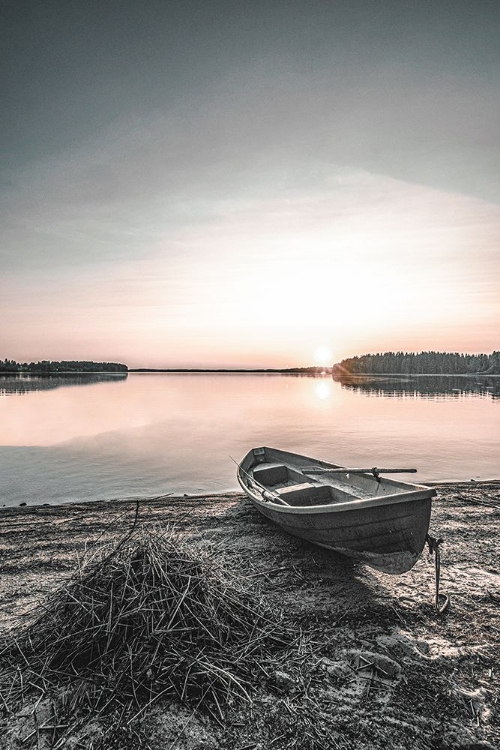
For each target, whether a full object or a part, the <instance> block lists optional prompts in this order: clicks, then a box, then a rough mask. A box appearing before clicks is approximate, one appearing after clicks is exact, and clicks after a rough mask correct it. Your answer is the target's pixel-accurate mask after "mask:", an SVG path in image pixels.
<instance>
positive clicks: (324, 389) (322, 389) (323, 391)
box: [314, 380, 332, 401]
mask: <svg viewBox="0 0 500 750" xmlns="http://www.w3.org/2000/svg"><path fill="white" fill-rule="evenodd" d="M314 392H315V394H316V396H317V398H319V400H320V401H326V400H327V399H329V398H330V397H331V395H332V387H331V385H330V383H328V382H326V381H325V380H321V381H320V382H319V383H316V384H315V386H314Z"/></svg>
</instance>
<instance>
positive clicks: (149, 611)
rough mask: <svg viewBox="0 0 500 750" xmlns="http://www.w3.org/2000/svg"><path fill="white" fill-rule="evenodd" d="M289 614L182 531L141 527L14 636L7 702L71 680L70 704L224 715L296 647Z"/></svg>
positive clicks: (7, 650)
mask: <svg viewBox="0 0 500 750" xmlns="http://www.w3.org/2000/svg"><path fill="white" fill-rule="evenodd" d="M289 641H290V639H289V638H288V637H287V636H286V634H285V633H284V629H283V627H282V626H281V624H280V620H279V618H270V616H269V612H267V611H266V610H265V608H264V607H263V605H262V601H261V600H260V598H259V597H258V596H257V595H256V594H253V595H252V594H251V593H249V592H248V590H245V589H244V588H243V586H242V584H241V579H240V578H238V576H237V575H236V574H235V573H231V572H230V571H229V570H228V568H227V565H226V566H225V565H224V564H223V563H222V562H221V561H220V555H217V554H216V553H214V551H213V550H212V552H206V551H202V550H201V548H199V547H196V546H193V545H190V546H188V545H187V544H186V543H184V542H182V541H181V539H180V538H179V537H178V536H177V535H176V534H175V533H173V532H172V531H167V532H162V531H160V530H158V529H155V530H153V531H149V532H148V531H141V532H140V533H137V534H133V535H132V536H131V537H130V538H129V539H127V540H125V543H122V544H121V545H119V547H118V548H117V549H116V550H115V551H114V552H112V553H111V554H108V555H107V556H105V557H103V556H102V555H101V557H100V558H99V559H98V560H94V561H93V562H91V563H90V564H87V565H85V566H83V567H82V568H81V569H79V570H78V571H77V572H76V573H75V575H74V576H73V577H72V579H71V580H70V581H69V583H67V584H66V585H64V586H63V587H62V588H60V589H59V590H58V591H57V592H56V593H55V594H54V595H53V596H52V597H51V598H50V599H49V601H48V602H47V603H46V604H45V605H44V609H43V612H42V613H41V615H40V616H39V617H38V618H37V619H36V620H34V621H32V622H31V623H30V624H29V625H28V626H27V627H26V628H25V629H24V630H23V632H22V633H21V634H20V635H19V636H17V637H14V636H11V638H10V640H9V642H8V644H7V645H4V649H3V654H2V658H3V659H6V658H8V659H9V660H10V666H11V669H10V670H8V671H10V674H11V675H13V674H14V672H16V674H17V677H16V679H14V678H12V682H11V684H10V686H6V684H5V681H4V684H3V686H2V690H1V693H2V696H3V698H4V702H7V703H9V702H11V701H12V700H13V699H16V698H17V699H19V698H22V697H23V691H24V692H25V691H26V689H27V687H28V686H29V685H31V686H33V687H34V686H36V687H37V688H39V689H40V688H41V689H42V690H43V691H44V692H45V693H47V692H50V691H51V689H52V688H58V689H60V688H61V686H65V687H66V688H67V689H68V690H67V693H68V695H69V696H70V697H69V699H68V703H69V704H70V705H68V706H67V709H68V710H70V711H75V710H76V709H78V708H87V709H89V710H91V711H93V712H96V711H98V712H99V713H105V712H106V710H113V711H114V710H116V708H117V706H118V707H121V708H123V711H124V712H126V713H127V715H129V717H137V716H139V715H140V714H141V713H142V712H143V711H144V710H145V709H146V708H147V707H148V706H149V705H151V703H153V702H154V701H155V700H157V699H158V698H159V697H161V696H170V697H176V698H178V699H180V700H181V701H183V702H185V703H187V704H189V705H191V706H195V707H204V708H207V709H208V710H209V711H210V712H211V713H212V714H214V715H217V714H218V715H219V716H222V715H223V707H224V704H227V703H228V702H232V701H233V700H234V699H235V698H237V697H239V698H243V699H248V698H249V691H250V688H251V685H252V682H254V680H255V677H256V676H257V674H258V673H259V670H260V669H261V664H262V663H263V662H265V661H266V659H267V658H268V657H270V656H271V654H272V653H273V652H275V651H276V649H281V648H282V647H284V646H286V645H287V643H288V644H289Z"/></svg>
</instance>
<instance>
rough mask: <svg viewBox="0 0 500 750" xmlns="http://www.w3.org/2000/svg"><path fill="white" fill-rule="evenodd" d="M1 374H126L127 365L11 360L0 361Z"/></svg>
mask: <svg viewBox="0 0 500 750" xmlns="http://www.w3.org/2000/svg"><path fill="white" fill-rule="evenodd" d="M2 372H33V373H47V374H48V373H53V372H128V367H127V365H122V364H120V363H119V362H86V361H75V360H63V361H62V362H53V361H51V360H47V359H44V360H42V361H41V362H15V361H14V360H13V359H4V360H0V373H2Z"/></svg>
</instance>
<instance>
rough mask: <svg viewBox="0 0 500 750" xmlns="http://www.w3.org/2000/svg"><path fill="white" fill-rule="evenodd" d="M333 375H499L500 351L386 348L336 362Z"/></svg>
mask: <svg viewBox="0 0 500 750" xmlns="http://www.w3.org/2000/svg"><path fill="white" fill-rule="evenodd" d="M333 374H334V375H345V374H351V375H364V374H371V375H389V374H402V375H410V374H411V375H472V374H476V375H500V351H499V352H493V353H492V354H460V353H458V352H419V353H414V352H384V353H383V354H363V355H362V356H360V357H350V358H348V359H343V360H342V362H339V363H338V364H336V365H334V366H333Z"/></svg>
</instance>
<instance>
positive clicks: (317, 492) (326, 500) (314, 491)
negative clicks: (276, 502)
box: [275, 482, 332, 507]
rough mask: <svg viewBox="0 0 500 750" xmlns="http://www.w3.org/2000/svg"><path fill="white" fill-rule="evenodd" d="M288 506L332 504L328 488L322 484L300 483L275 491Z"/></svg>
mask: <svg viewBox="0 0 500 750" xmlns="http://www.w3.org/2000/svg"><path fill="white" fill-rule="evenodd" d="M275 492H276V494H277V495H279V497H280V498H282V499H283V500H284V501H285V502H286V503H287V504H288V505H295V506H296V507H298V506H301V505H302V506H304V505H329V504H330V503H331V502H332V496H331V492H330V488H329V487H327V486H325V485H324V484H318V483H317V482H316V483H314V484H313V483H312V482H302V483H301V484H291V485H289V486H288V487H281V488H280V489H277V490H275Z"/></svg>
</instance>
